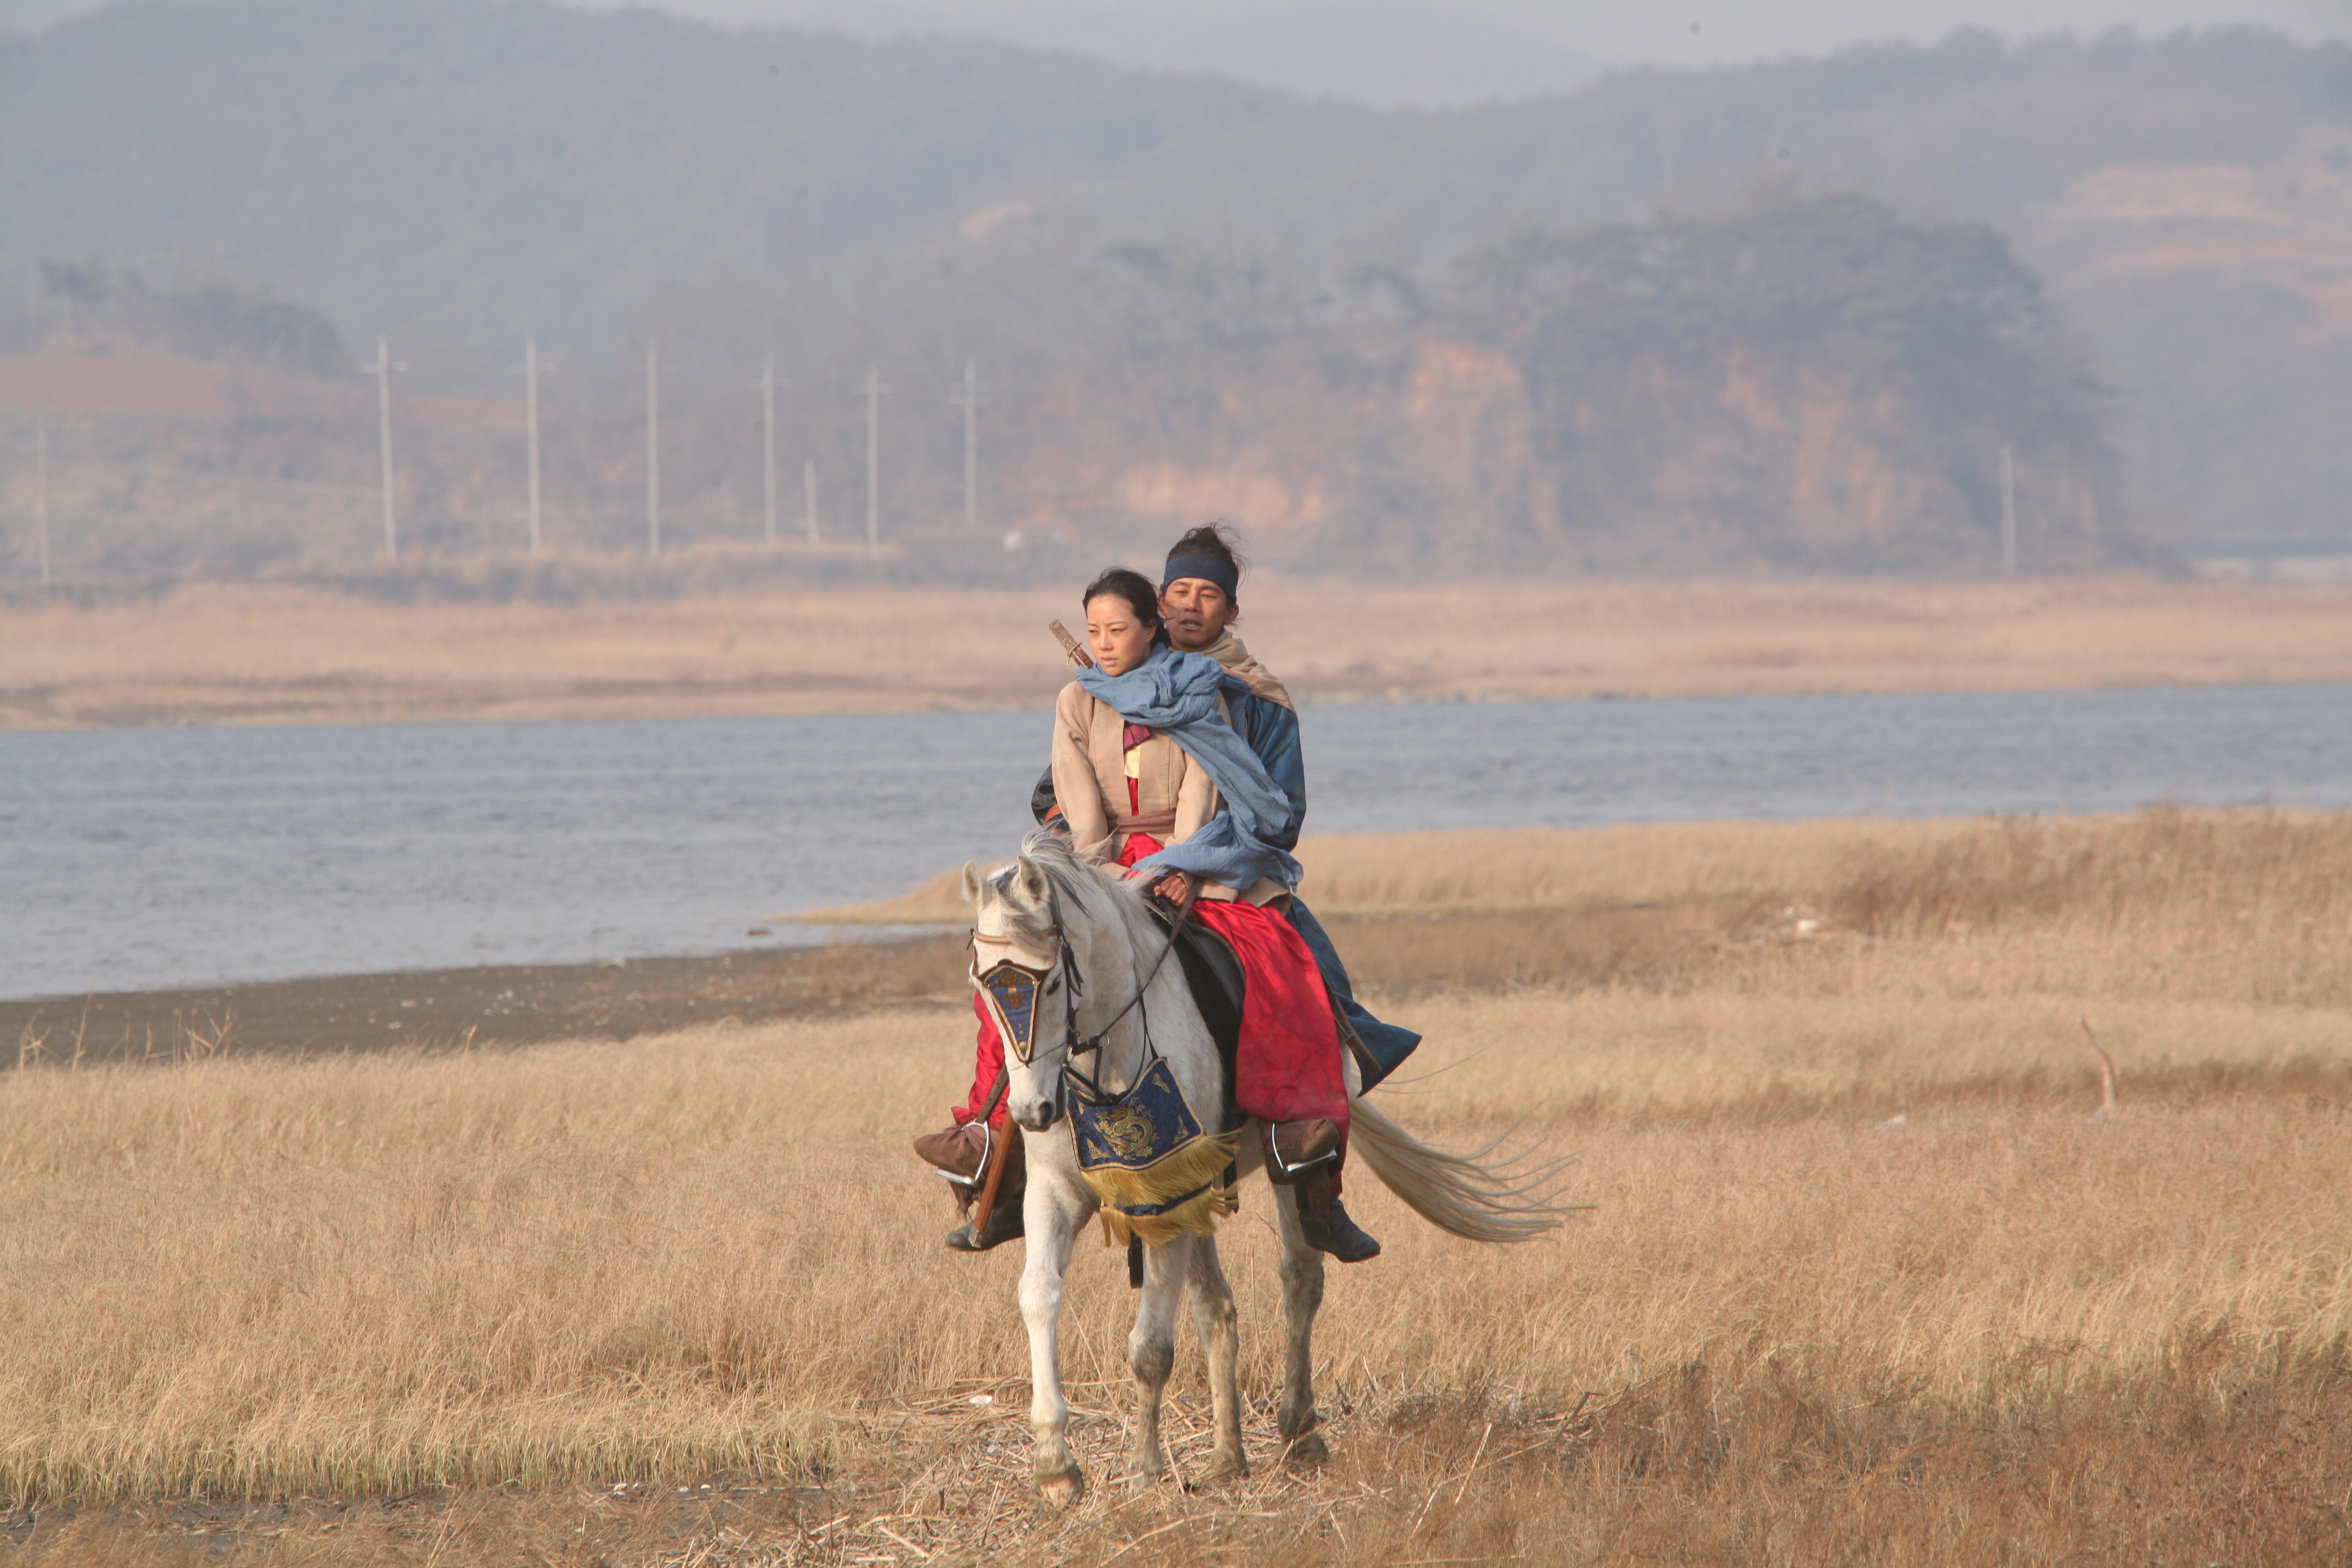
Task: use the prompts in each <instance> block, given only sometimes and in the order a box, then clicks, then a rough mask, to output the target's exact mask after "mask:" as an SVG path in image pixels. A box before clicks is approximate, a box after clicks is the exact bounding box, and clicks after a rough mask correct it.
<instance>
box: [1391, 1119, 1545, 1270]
mask: <svg viewBox="0 0 2352 1568" xmlns="http://www.w3.org/2000/svg"><path fill="white" fill-rule="evenodd" d="M1348 1117H1349V1133H1348V1147H1349V1149H1351V1150H1353V1151H1354V1152H1356V1153H1358V1154H1360V1155H1362V1156H1363V1158H1364V1163H1366V1164H1369V1165H1370V1166H1371V1168H1372V1174H1374V1175H1375V1176H1378V1177H1379V1178H1380V1179H1381V1181H1382V1182H1383V1183H1385V1184H1387V1186H1388V1189H1389V1191H1391V1192H1392V1193H1394V1194H1396V1195H1397V1196H1399V1197H1401V1198H1402V1199H1403V1200H1404V1201H1405V1202H1406V1204H1407V1205H1410V1206H1411V1207H1412V1211H1413V1212H1414V1213H1415V1214H1417V1215H1421V1217H1422V1218H1423V1219H1425V1220H1427V1221H1428V1222H1429V1223H1430V1224H1432V1225H1433V1226H1436V1227H1437V1228H1438V1229H1440V1230H1443V1231H1446V1232H1449V1233H1451V1234H1452V1235H1454V1236H1460V1237H1468V1238H1469V1239H1470V1240H1472V1241H1531V1240H1533V1239H1534V1238H1535V1237H1538V1236H1541V1235H1543V1234H1544V1233H1545V1232H1546V1231H1549V1230H1551V1229H1554V1228H1556V1227H1557V1226H1559V1222H1560V1220H1561V1219H1562V1218H1563V1217H1564V1216H1565V1215H1569V1214H1570V1213H1571V1212H1573V1211H1572V1210H1571V1209H1570V1208H1569V1207H1567V1206H1564V1205H1559V1204H1556V1203H1554V1202H1553V1201H1552V1199H1553V1197H1554V1195H1555V1194H1556V1188H1555V1187H1554V1185H1553V1184H1552V1180H1551V1178H1552V1176H1553V1175H1554V1173H1556V1172H1557V1171H1558V1170H1559V1166H1558V1165H1557V1164H1546V1165H1538V1166H1536V1167H1533V1168H1528V1167H1527V1166H1526V1165H1525V1163H1524V1161H1525V1156H1524V1155H1522V1156H1520V1157H1519V1158H1516V1159H1513V1158H1506V1159H1501V1160H1489V1159H1487V1158H1486V1156H1487V1155H1488V1154H1490V1153H1492V1152H1494V1150H1495V1148H1496V1144H1494V1143H1490V1144H1488V1145H1487V1146H1486V1148H1484V1149H1481V1150H1479V1151H1477V1152H1475V1153H1473V1154H1449V1153H1447V1152H1444V1150H1442V1149H1433V1148H1431V1147H1430V1146H1429V1145H1428V1144H1426V1143H1424V1142H1422V1141H1421V1140H1420V1139H1418V1138H1415V1137H1414V1136H1413V1135H1412V1133H1410V1132H1407V1131H1405V1130H1404V1129H1403V1128H1402V1127H1399V1126H1398V1125H1397V1124H1396V1123H1395V1122H1393V1121H1390V1120H1389V1119H1388V1116H1387V1115H1386V1114H1385V1113H1384V1112H1382V1111H1381V1110H1376V1109H1374V1108H1373V1106H1372V1103H1371V1102H1370V1100H1351V1101H1349V1107H1348ZM1497 1142H1499V1140H1498V1141H1497Z"/></svg>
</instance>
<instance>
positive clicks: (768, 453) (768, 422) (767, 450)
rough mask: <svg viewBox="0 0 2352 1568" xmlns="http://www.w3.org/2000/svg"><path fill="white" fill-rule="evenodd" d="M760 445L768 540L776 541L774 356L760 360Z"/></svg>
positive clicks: (764, 356)
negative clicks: (764, 483)
mask: <svg viewBox="0 0 2352 1568" xmlns="http://www.w3.org/2000/svg"><path fill="white" fill-rule="evenodd" d="M759 386H760V445H761V458H762V459H763V462H762V465H761V472H762V474H763V475H764V477H765V479H766V480H767V498H768V542H769V543H771V544H773V543H774V542H776V356H775V355H774V354H772V353H771V354H765V355H762V356H761V360H760V382H759Z"/></svg>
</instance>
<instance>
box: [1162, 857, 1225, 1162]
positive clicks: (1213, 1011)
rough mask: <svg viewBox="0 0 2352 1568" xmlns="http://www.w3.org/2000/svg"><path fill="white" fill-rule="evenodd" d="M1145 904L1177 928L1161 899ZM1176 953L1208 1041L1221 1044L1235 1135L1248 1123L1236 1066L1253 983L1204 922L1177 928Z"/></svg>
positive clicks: (1172, 910)
mask: <svg viewBox="0 0 2352 1568" xmlns="http://www.w3.org/2000/svg"><path fill="white" fill-rule="evenodd" d="M1144 903H1145V905H1146V907H1148V908H1149V909H1150V910H1151V913H1152V916H1153V918H1154V919H1156V920H1158V921H1160V924H1161V925H1163V926H1174V925H1175V923H1176V918H1177V916H1176V910H1175V908H1174V906H1172V905H1171V904H1169V903H1168V902H1166V901H1165V900H1160V899H1157V898H1150V899H1146V900H1144ZM1175 952H1176V962H1177V963H1180V964H1181V965H1183V967H1184V983H1185V984H1187V985H1189V986H1191V987H1192V1005H1194V1006H1195V1007H1198V1008H1199V1009H1200V1010H1201V1021H1202V1023H1204V1024H1206V1025H1208V1026H1209V1037H1210V1038H1211V1039H1213V1040H1214V1041H1216V1043H1217V1056H1218V1057H1219V1058H1220V1059H1222V1060H1223V1063H1224V1066H1225V1104H1224V1121H1223V1126H1224V1128H1225V1130H1227V1131H1231V1130H1232V1129H1234V1128H1235V1127H1238V1126H1240V1125H1241V1124H1242V1122H1243V1121H1244V1117H1243V1116H1242V1113H1241V1112H1240V1110H1237V1109H1236V1108H1235V1107H1234V1058H1236V1056H1237V1055H1238V1054H1239V1052H1240V1050H1241V1042H1242V999H1243V997H1244V995H1246V994H1248V990H1249V981H1248V978H1247V977H1246V976H1245V975H1244V973H1242V961H1241V960H1240V959H1239V958H1238V957H1236V956H1235V955H1234V950H1233V949H1232V948H1231V947H1230V946H1228V945H1227V944H1226V942H1225V939H1224V938H1223V937H1221V936H1219V935H1218V934H1217V933H1216V932H1215V931H1211V930H1210V929H1209V928H1208V927H1207V926H1205V925H1203V924H1202V923H1201V922H1200V921H1195V920H1190V919H1188V920H1186V921H1184V923H1183V924H1182V925H1181V926H1178V927H1176V946H1175Z"/></svg>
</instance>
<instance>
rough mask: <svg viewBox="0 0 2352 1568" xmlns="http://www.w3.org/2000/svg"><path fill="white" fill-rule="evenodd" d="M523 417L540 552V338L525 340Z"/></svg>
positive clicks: (534, 548) (535, 545) (535, 546)
mask: <svg viewBox="0 0 2352 1568" xmlns="http://www.w3.org/2000/svg"><path fill="white" fill-rule="evenodd" d="M522 420H523V431H524V438H525V440H526V441H527V443H528V445H529V448H530V552H531V553H532V554H533V555H536V554H538V553H539V340H538V339H537V338H525V339H524V340H523V341H522Z"/></svg>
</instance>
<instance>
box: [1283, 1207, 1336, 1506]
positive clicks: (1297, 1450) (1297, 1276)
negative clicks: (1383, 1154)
mask: <svg viewBox="0 0 2352 1568" xmlns="http://www.w3.org/2000/svg"><path fill="white" fill-rule="evenodd" d="M1274 1212H1275V1217H1276V1224H1277V1226H1278V1227H1279V1228H1280V1230H1281V1232H1282V1318H1283V1327H1284V1329H1285V1331H1286V1334H1287V1343H1286V1345H1285V1347H1284V1354H1283V1363H1284V1364H1283V1378H1282V1404H1281V1405H1280V1407H1279V1408H1277V1409H1276V1412H1275V1417H1274V1429H1275V1430H1276V1432H1278V1433H1280V1434H1281V1435H1282V1436H1284V1437H1286V1438H1287V1439H1288V1440H1289V1443H1290V1449H1289V1453H1288V1455H1287V1456H1286V1457H1287V1458H1294V1459H1304V1460H1309V1461H1312V1460H1318V1459H1321V1458H1326V1457H1327V1455H1328V1450H1327V1449H1326V1448H1325V1447H1324V1446H1323V1439H1322V1438H1320V1437H1318V1436H1316V1435H1315V1422H1316V1415H1315V1313H1316V1310H1317V1309H1318V1308H1319V1307H1321V1306H1322V1305H1323V1255H1322V1254H1321V1253H1319V1252H1318V1251H1316V1250H1315V1249H1314V1248H1313V1247H1309V1246H1307V1231H1306V1227H1305V1226H1301V1225H1300V1224H1299V1222H1298V1204H1297V1189H1296V1188H1293V1187H1276V1188H1275V1189H1274Z"/></svg>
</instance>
